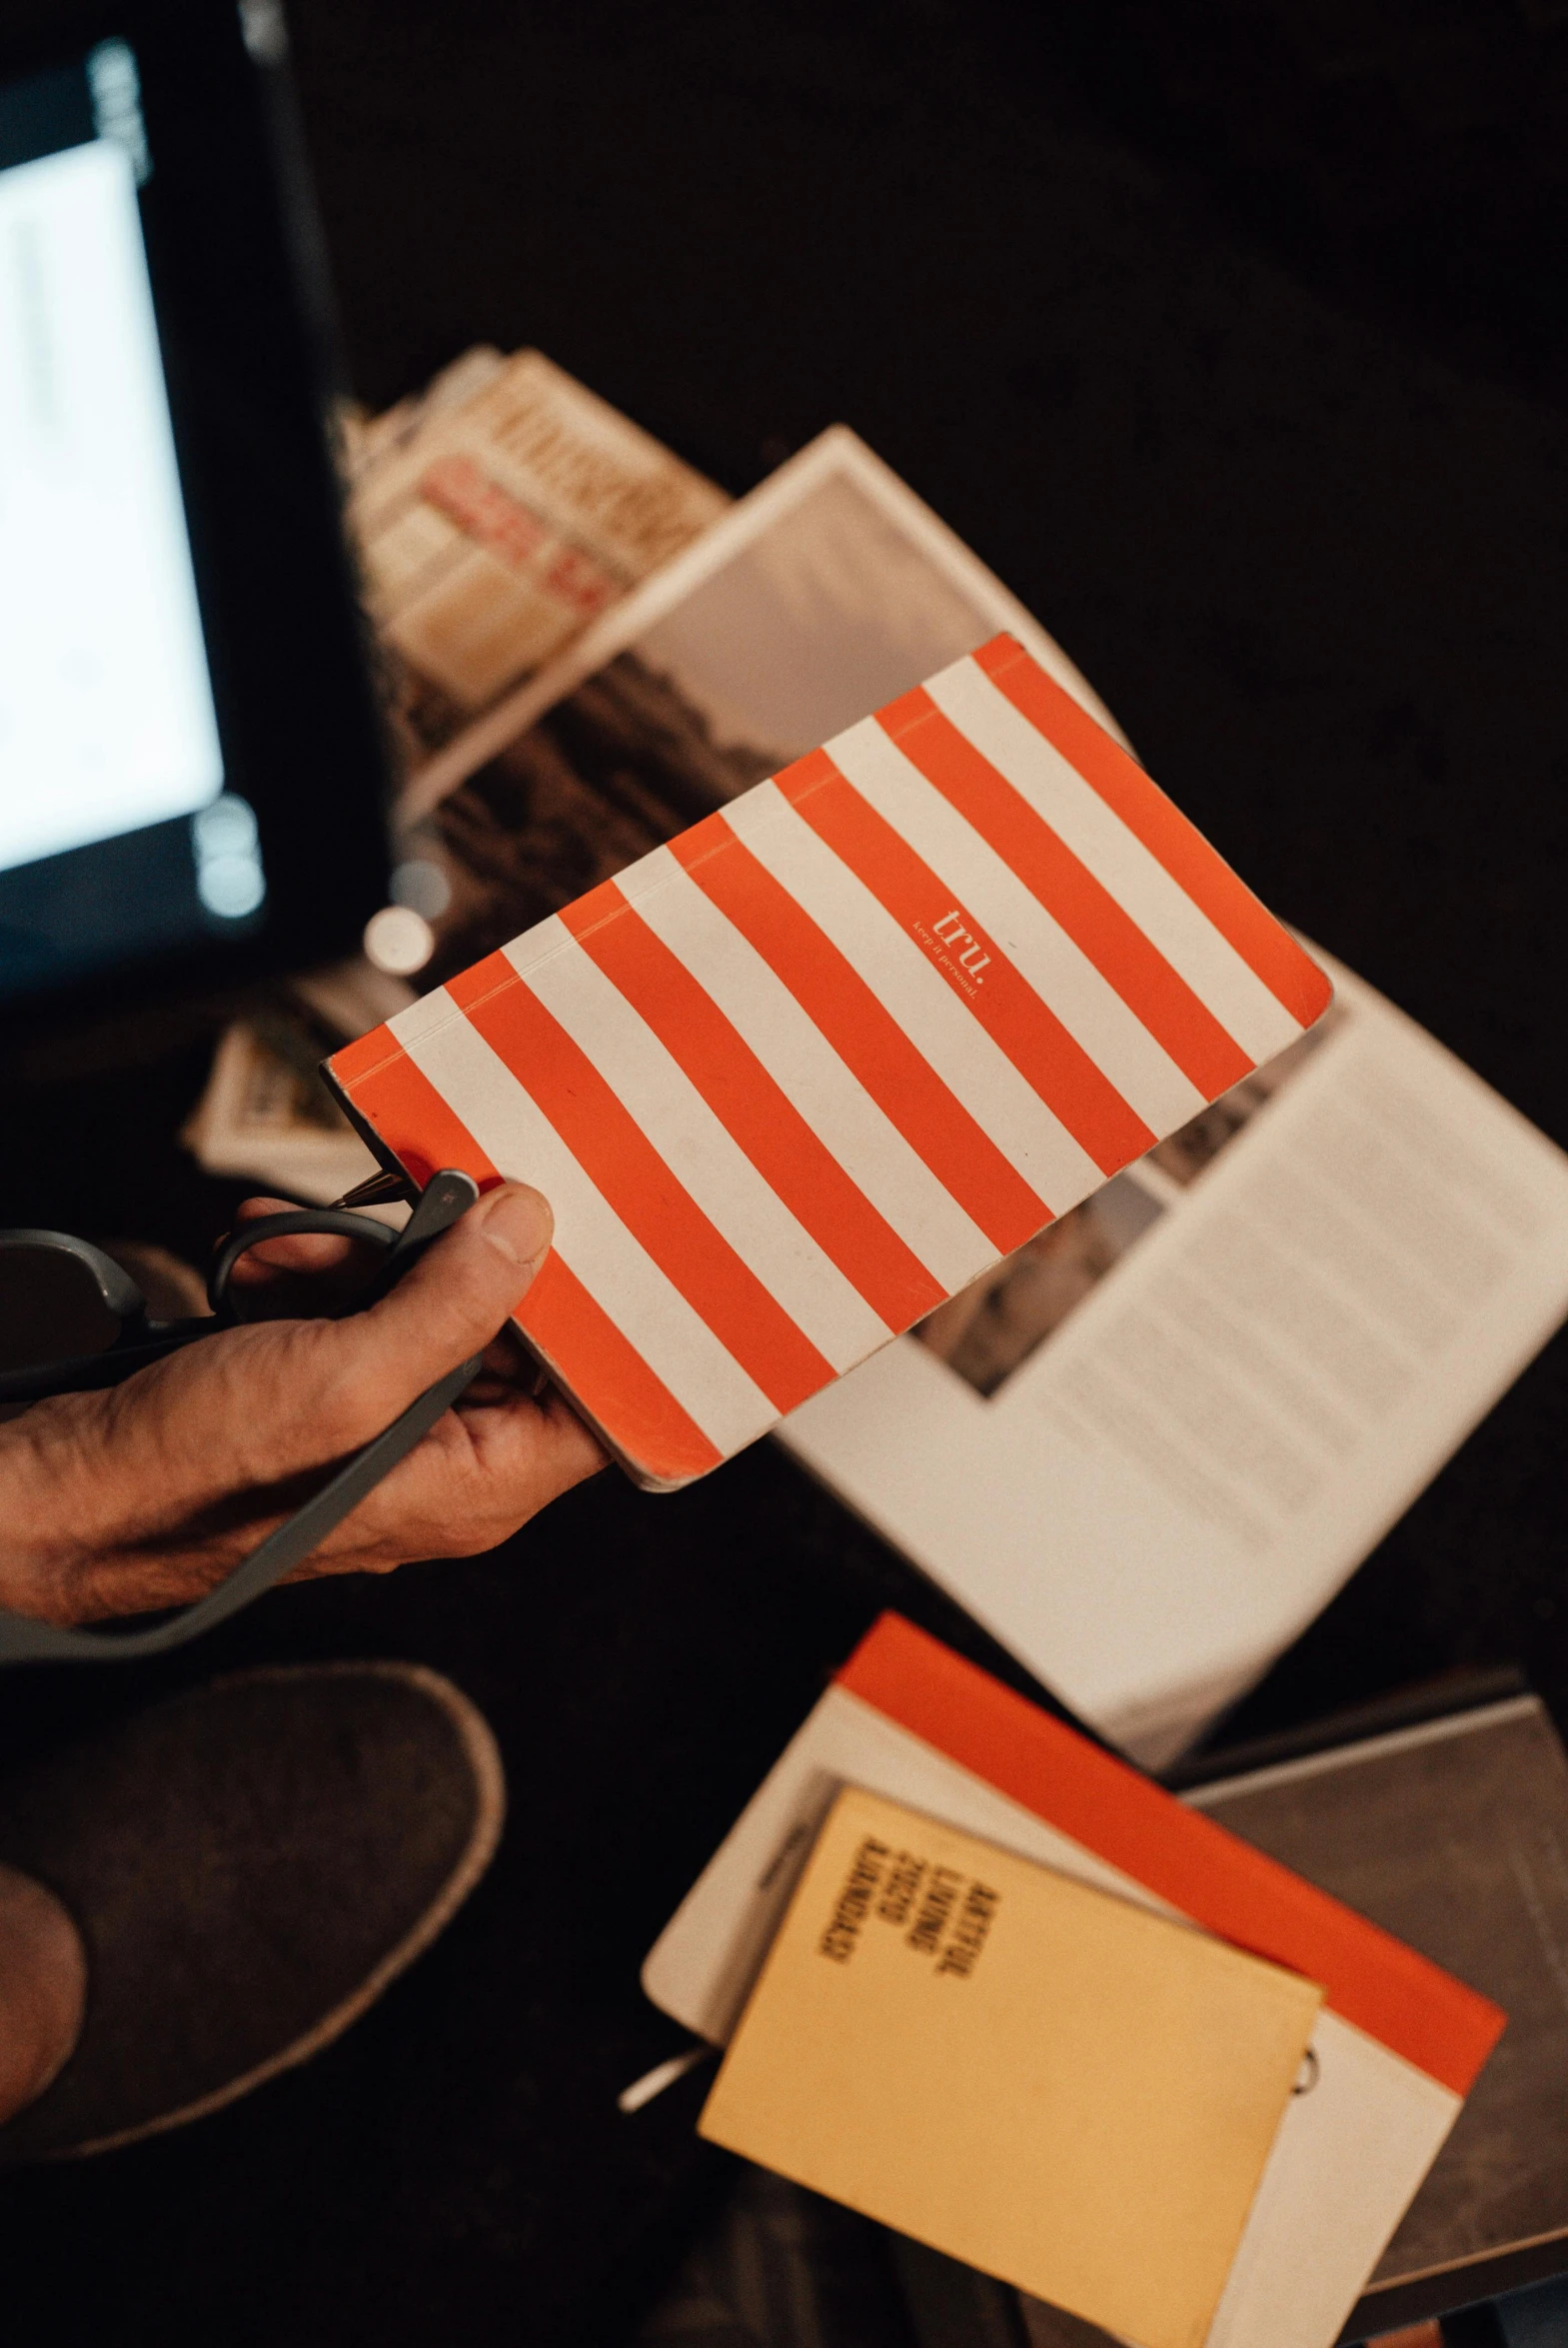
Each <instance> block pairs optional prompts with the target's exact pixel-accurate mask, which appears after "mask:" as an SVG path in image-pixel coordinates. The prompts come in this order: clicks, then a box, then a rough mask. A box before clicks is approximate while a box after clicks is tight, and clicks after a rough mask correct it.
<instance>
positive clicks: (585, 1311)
mask: <svg viewBox="0 0 1568 2348" xmlns="http://www.w3.org/2000/svg"><path fill="white" fill-rule="evenodd" d="M518 1319H519V1321H520V1323H521V1324H522V1326H523V1327H524V1328H525V1329H526V1330H527V1331H528V1334H529V1337H530V1339H531V1341H532V1342H533V1343H534V1345H536V1346H537V1347H538V1349H539V1352H540V1355H541V1357H542V1358H543V1360H544V1361H545V1363H546V1365H547V1366H548V1368H549V1369H550V1371H551V1373H552V1375H553V1376H554V1377H556V1378H557V1379H558V1380H559V1382H560V1383H561V1384H562V1385H563V1386H565V1387H566V1389H567V1391H568V1393H569V1394H570V1395H571V1396H572V1398H573V1400H574V1401H576V1402H580V1403H581V1404H582V1407H583V1409H584V1411H585V1412H586V1413H587V1415H588V1416H589V1417H590V1418H591V1419H594V1420H597V1422H598V1423H599V1425H600V1426H602V1427H603V1428H604V1430H605V1432H606V1433H607V1434H608V1435H609V1437H610V1439H611V1440H612V1442H614V1444H615V1445H616V1448H617V1449H618V1450H621V1451H624V1452H625V1453H626V1455H627V1457H628V1458H629V1459H630V1460H631V1461H632V1462H633V1464H634V1465H635V1466H636V1467H638V1468H640V1469H641V1470H642V1471H643V1473H644V1474H646V1475H649V1476H652V1477H654V1478H655V1479H656V1480H657V1481H658V1482H660V1483H689V1482H690V1481H691V1479H692V1477H693V1476H694V1475H706V1474H707V1472H708V1470H709V1469H710V1468H711V1467H717V1466H718V1465H719V1462H720V1457H721V1454H720V1452H719V1451H718V1450H717V1449H716V1448H715V1446H714V1445H713V1444H712V1443H711V1442H710V1441H709V1439H708V1437H707V1435H705V1434H704V1432H703V1430H702V1428H701V1427H700V1426H699V1425H698V1423H697V1421H696V1420H695V1419H694V1418H690V1417H689V1416H688V1415H687V1413H686V1411H685V1410H683V1409H682V1407H681V1405H680V1403H679V1402H678V1401H677V1400H676V1398H675V1396H674V1394H673V1393H672V1392H671V1391H670V1388H669V1387H668V1386H667V1385H666V1384H665V1383H664V1381H663V1380H662V1379H661V1378H658V1377H656V1376H655V1374H654V1372H653V1371H652V1370H651V1369H650V1368H649V1366H648V1363H647V1362H646V1361H645V1360H644V1359H643V1356H642V1354H641V1353H640V1352H639V1351H638V1350H637V1347H636V1346H635V1345H634V1344H633V1343H632V1341H631V1339H630V1338H629V1337H628V1336H627V1335H626V1334H625V1333H624V1331H623V1330H621V1329H620V1328H618V1327H617V1325H616V1323H615V1322H614V1321H613V1320H612V1319H611V1317H610V1315H609V1313H608V1312H606V1311H605V1309H604V1307H603V1306H602V1305H601V1304H599V1303H597V1302H596V1301H595V1299H594V1298H593V1297H592V1296H591V1295H590V1294H589V1292H588V1290H587V1288H585V1287H584V1285H583V1283H582V1281H581V1280H580V1279H579V1278H578V1276H577V1274H576V1272H574V1271H573V1270H572V1269H571V1268H570V1267H569V1266H568V1265H567V1264H565V1263H563V1262H562V1260H561V1257H560V1256H559V1255H549V1256H547V1257H546V1259H545V1261H544V1263H543V1264H542V1266H541V1267H540V1269H539V1271H538V1272H537V1273H536V1275H535V1278H534V1284H533V1286H532V1287H531V1288H530V1289H529V1292H528V1294H527V1295H526V1296H525V1297H524V1299H523V1306H522V1309H521V1311H520V1312H519V1314H518Z"/></svg>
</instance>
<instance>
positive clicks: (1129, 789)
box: [974, 636, 1333, 1028]
mask: <svg viewBox="0 0 1568 2348" xmlns="http://www.w3.org/2000/svg"><path fill="white" fill-rule="evenodd" d="M974 658H975V660H976V661H977V662H978V663H979V665H980V667H981V668H982V669H983V670H984V671H985V674H986V676H987V677H989V679H990V680H991V683H992V684H993V685H994V686H995V687H996V688H997V690H998V691H999V692H1001V693H1004V694H1005V695H1006V697H1007V699H1008V701H1010V702H1011V704H1012V706H1013V708H1014V709H1015V710H1017V711H1019V712H1020V713H1021V715H1022V716H1024V717H1025V718H1027V719H1028V721H1029V724H1030V725H1031V726H1032V727H1033V728H1034V729H1035V731H1036V732H1037V733H1039V734H1043V735H1044V737H1045V739H1046V741H1047V742H1050V743H1053V744H1054V745H1055V747H1056V749H1057V750H1059V751H1060V752H1061V755H1062V757H1063V758H1064V759H1065V760H1066V761H1067V763H1068V765H1069V766H1071V767H1073V768H1074V769H1075V770H1076V772H1077V773H1078V774H1079V775H1081V776H1082V778H1083V780H1084V782H1085V783H1087V784H1088V786H1089V788H1090V789H1091V790H1092V791H1096V792H1098V794H1099V796H1100V798H1101V799H1102V800H1104V802H1105V804H1106V806H1107V807H1109V808H1111V809H1113V810H1114V812H1115V813H1116V814H1117V815H1118V816H1119V817H1120V818H1121V820H1122V822H1123V823H1124V824H1125V825H1126V827H1127V829H1128V831H1129V832H1134V833H1136V835H1137V837H1138V839H1139V840H1141V841H1142V843H1143V845H1144V847H1145V848H1146V849H1147V850H1148V852H1149V854H1150V855H1151V856H1152V857H1155V858H1156V859H1157V860H1158V862H1159V863H1160V864H1162V865H1163V866H1164V868H1165V870H1166V872H1167V873H1168V874H1169V875H1170V877H1171V879H1172V880H1173V881H1174V882H1175V883H1176V885H1177V887H1178V888H1180V889H1183V890H1184V891H1185V892H1186V894H1187V896H1188V897H1190V898H1191V900H1192V902H1193V904H1194V905H1196V906H1197V907H1199V908H1200V910H1201V911H1202V912H1203V913H1205V914H1206V915H1207V916H1208V918H1209V920H1210V921H1211V922H1212V923H1213V925H1214V927H1215V929H1216V930H1217V931H1218V932H1219V934H1220V936H1221V937H1222V938H1226V939H1228V940H1229V942H1230V944H1231V945H1232V946H1233V947H1234V948H1235V950H1236V952H1237V954H1239V955H1240V957H1241V959H1242V961H1243V962H1244V963H1245V964H1246V965H1247V966H1248V968H1249V969H1250V970H1251V971H1252V972H1253V973H1254V975H1255V976H1256V977H1257V978H1259V979H1261V980H1262V982H1263V984H1264V986H1265V987H1266V988H1267V989H1268V991H1269V993H1270V994H1271V995H1272V996H1274V998H1275V999H1276V1000H1277V1001H1278V1002H1280V1003H1282V1004H1283V1005H1284V1007H1285V1009H1286V1011H1288V1012H1289V1014H1290V1016H1291V1018H1292V1019H1294V1020H1299V1021H1300V1023H1301V1025H1302V1027H1304V1028H1309V1027H1310V1026H1311V1025H1312V1022H1313V1021H1314V1020H1315V1019H1317V1018H1319V1017H1320V1016H1321V1014H1322V1013H1323V1012H1324V1011H1326V1009H1327V1008H1328V1001H1329V997H1330V996H1331V995H1332V993H1333V989H1332V988H1331V987H1330V985H1329V983H1328V980H1327V979H1326V978H1325V977H1324V975H1323V973H1322V972H1321V971H1320V970H1319V969H1318V967H1317V965H1316V963H1315V962H1313V961H1312V959H1311V957H1310V956H1309V955H1306V954H1303V953H1302V951H1301V949H1300V947H1299V946H1298V945H1297V944H1296V942H1295V940H1294V939H1293V938H1292V937H1290V936H1289V935H1288V933H1287V932H1286V931H1284V930H1283V929H1281V928H1280V925H1279V924H1278V922H1276V921H1275V919H1274V917H1273V915H1272V914H1271V913H1270V912H1269V911H1268V909H1267V907H1266V906H1262V905H1260V904H1259V903H1258V901H1257V899H1256V898H1255V897H1254V896H1253V894H1252V892H1251V890H1250V889H1249V888H1248V887H1247V886H1246V883H1245V882H1244V881H1241V880H1239V879H1238V878H1237V876H1236V875H1235V874H1234V873H1233V872H1232V871H1231V869H1230V867H1229V865H1227V864H1226V862H1225V860H1224V858H1223V857H1222V856H1221V855H1220V854H1219V852H1218V851H1217V850H1216V849H1213V848H1211V847H1210V846H1209V844H1208V842H1207V841H1206V840H1205V839H1204V838H1203V835H1202V833H1201V832H1199V831H1197V830H1196V829H1195V828H1194V827H1193V826H1192V825H1191V824H1189V823H1188V822H1187V819H1186V817H1185V816H1184V815H1182V814H1181V812H1180V810H1179V809H1178V808H1176V807H1173V806H1172V804H1171V802H1170V801H1169V800H1168V799H1167V798H1166V797H1165V794H1164V793H1163V791H1161V790H1160V788H1159V785H1158V784H1157V783H1155V782H1154V781H1153V780H1152V779H1151V778H1150V777H1149V776H1147V775H1145V773H1144V772H1143V769H1142V768H1141V767H1140V766H1139V765H1138V763H1137V761H1136V760H1135V759H1133V758H1129V757H1128V755H1127V753H1126V752H1125V751H1124V750H1123V749H1122V747H1121V745H1120V743H1118V742H1112V740H1111V738H1110V736H1109V735H1108V734H1107V733H1106V732H1105V730H1104V728H1103V727H1102V726H1097V725H1096V724H1095V722H1094V720H1093V719H1092V718H1091V717H1090V716H1089V714H1088V712H1087V711H1086V710H1081V709H1080V708H1079V707H1078V705H1077V703H1076V702H1075V701H1074V700H1073V698H1072V696H1071V694H1070V693H1064V692H1063V691H1062V689H1061V687H1060V686H1059V685H1058V684H1057V683H1056V681H1055V679H1054V678H1052V677H1047V676H1046V674H1045V672H1044V670H1043V669H1042V668H1041V667H1040V666H1039V664H1038V662H1037V661H1033V660H1031V659H1030V658H1029V656H1028V654H1027V653H1026V652H1025V651H1024V649H1023V647H1022V645H1021V644H1019V643H1018V642H1017V640H1016V638H1014V637H1011V636H997V637H993V638H992V640H991V642H990V643H989V644H985V645H981V647H980V649H979V651H978V652H977V653H976V654H975V655H974Z"/></svg>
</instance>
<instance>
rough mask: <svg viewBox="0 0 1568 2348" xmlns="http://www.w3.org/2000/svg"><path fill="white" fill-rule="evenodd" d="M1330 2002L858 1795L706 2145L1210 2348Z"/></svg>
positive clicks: (771, 1980)
mask: <svg viewBox="0 0 1568 2348" xmlns="http://www.w3.org/2000/svg"><path fill="white" fill-rule="evenodd" d="M1321 2003H1322V1991H1321V1989H1320V1988H1318V1987H1317V1986H1315V1985H1314V1984H1313V1983H1311V1982H1309V1981H1306V1980H1304V1979H1303V1978H1302V1977H1301V1976H1300V1975H1299V1974H1296V1973H1292V1972H1288V1971H1286V1970H1284V1969H1282V1968H1280V1967H1278V1966H1275V1965H1271V1964H1268V1963H1266V1962H1260V1961H1259V1960H1258V1959H1257V1958H1255V1957H1252V1956H1249V1955H1247V1954H1245V1953H1243V1952H1242V1951H1241V1950H1239V1949H1235V1948H1231V1947H1229V1946H1227V1945H1226V1943H1225V1942H1224V1941H1222V1940H1214V1939H1210V1938H1209V1937H1208V1936H1207V1935H1206V1934H1204V1933H1201V1932H1192V1931H1188V1930H1187V1929H1185V1927H1183V1926H1182V1925H1180V1924H1177V1923H1173V1922H1171V1921H1169V1920H1168V1919H1167V1918H1165V1917H1163V1916H1158V1915H1151V1914H1150V1913H1149V1912H1148V1910H1147V1909H1146V1908H1143V1907H1138V1906H1135V1905H1133V1904H1132V1903H1131V1902H1130V1901H1127V1900H1123V1899H1117V1898H1115V1897H1114V1896H1113V1895H1112V1894H1110V1893H1107V1892H1104V1891H1100V1890H1097V1889H1095V1888H1093V1887H1091V1886H1090V1885H1088V1884H1084V1883H1081V1882H1076V1881H1074V1880H1073V1878H1072V1877H1071V1876H1069V1875H1065V1874H1060V1873H1057V1872H1056V1871H1055V1870H1054V1869H1052V1868H1050V1867H1041V1866H1036V1865H1034V1864H1033V1863H1032V1862H1031V1861H1029V1860H1027V1859H1021V1858H1018V1857H1016V1856H1014V1855H1013V1854H1012V1853H1011V1852H1009V1851H1006V1850H1002V1849H998V1848H997V1847H996V1845H995V1844H993V1843H990V1842H986V1841H982V1840H981V1839H979V1838H978V1837H977V1836H974V1835H970V1834H964V1833H961V1832H959V1831H958V1830H956V1829H955V1828H953V1827H950V1826H946V1825H942V1824H939V1823H937V1822H936V1821H934V1820H932V1819H930V1818H927V1817H924V1816H922V1815H921V1814H920V1813H919V1812H917V1811H915V1810H911V1809H908V1808H906V1807H905V1806H904V1805H903V1804H902V1803H900V1802H894V1801H889V1800H888V1799H887V1798H886V1797H885V1796H883V1795H880V1794H872V1793H866V1792H863V1791H861V1790H859V1789H857V1788H846V1789H845V1790H844V1791H842V1792H840V1793H839V1795H838V1796H837V1799H836V1801H835V1803H834V1806H833V1808H832V1810H831V1811H830V1813H829V1815H828V1817H827V1819H826V1820H825V1822H824V1824H823V1826H822V1830H821V1833H820V1835H819V1836H818V1838H817V1842H816V1845H815V1847H814V1849H813V1850H812V1853H811V1856H810V1858H809V1860H808V1861H807V1864H806V1867H805V1871H804V1873H803V1875H802V1876H801V1878H800V1882H799V1884H798V1885H797V1887H796V1889H795V1893H794V1896H793V1899H792V1900H791V1902H790V1905H789V1910H788V1913H787V1914H786V1916H785V1917H784V1923H783V1924H782V1926H781V1927H780V1930H779V1934H778V1937H777V1938H776V1939H775V1941H774V1944H773V1947H772V1948H771V1949H770V1951H769V1954H768V1959H767V1962H766V1964H765V1966H764V1968H763V1972H762V1975H761V1978H760V1979H759V1981H758V1984H757V1987H756V1990H755V1991H754V1993H753V1996H752V1999H751V2001H750V2003H749V2004H748V2006H747V2009H746V2012H745V2014H744V2016H743V2017H742V2020H741V2023H740V2026H739V2028H738V2029H737V2031H736V2034H735V2036H734V2038H733V2039H732V2041H731V2044H730V2051H729V2054H728V2056H727V2057H726V2060H725V2064H724V2068H723V2069H722V2070H721V2072H720V2074H719V2077H718V2079H717V2081H716V2082H715V2085H714V2089H713V2093H712V2094H711V2095H710V2097H709V2099H708V2102H707V2104H706V2106H705V2107H704V2111H703V2116H702V2119H701V2121H700V2122H699V2128H700V2131H701V2133H702V2134H703V2135H704V2136H707V2137H709V2138H710V2139H711V2140H712V2141H714V2142H716V2143H719V2144H723V2145H725V2146H727V2147H728V2148H729V2150H730V2151H732V2152H738V2153H740V2154H742V2156H743V2157H744V2158H746V2159H748V2160H754V2161H759V2162H761V2163H762V2164H763V2165H764V2166H765V2167H768V2168H774V2169H778V2170H780V2171H781V2172H782V2174H784V2176H786V2177H790V2178H792V2179H793V2180H794V2181H795V2182H796V2183H797V2184H801V2185H805V2186H807V2187H809V2188H810V2189H811V2190H812V2191H813V2192H817V2193H825V2194H828V2195H830V2196H831V2197H832V2198H833V2199H834V2200H838V2201H842V2202H845V2203H847V2205H848V2206H849V2207H850V2208H851V2209H857V2210H860V2211H862V2212H863V2213H864V2214H865V2215H866V2216H868V2217H874V2218H877V2219H879V2220H880V2221H881V2223H882V2224H883V2225H889V2226H893V2227H896V2228H897V2230H898V2231H899V2232H900V2233H903V2234H908V2235H912V2236H913V2238H914V2239H915V2240H916V2241H918V2242H925V2243H928V2244H930V2245H931V2247H933V2248H935V2249H938V2250H943V2251H946V2252H947V2253H948V2254H949V2255H950V2256H952V2257H957V2258H962V2259H966V2260H968V2261H969V2262H970V2263H971V2264H972V2265H974V2266H977V2267H979V2268H980V2269H981V2270H982V2271H983V2272H984V2273H987V2274H992V2275H996V2276H998V2277H1000V2278H1001V2279H1002V2280H1003V2281H1006V2282H1011V2283H1015V2284H1017V2285H1018V2286H1019V2287H1020V2288H1021V2289H1024V2290H1027V2291H1030V2292H1033V2293H1034V2294H1035V2295H1036V2296H1038V2297H1040V2298H1044V2299H1049V2300H1051V2301H1053V2302H1054V2303H1056V2304H1057V2305H1059V2306H1061V2307H1065V2308H1070V2309H1071V2310H1072V2311H1073V2313H1074V2314H1077V2315H1080V2316H1083V2317H1084V2318H1086V2319H1087V2320H1088V2321H1090V2322H1094V2323H1100V2324H1105V2325H1108V2326H1109V2327H1110V2328H1111V2329H1112V2330H1113V2331H1114V2332H1115V2333H1116V2334H1118V2335H1119V2336H1121V2337H1123V2338H1125V2339H1127V2340H1129V2341H1133V2342H1136V2343H1138V2344H1139V2348H1202V2342H1203V2340H1204V2337H1205V2335H1206V2333H1207V2331H1208V2328H1209V2324H1210V2321H1211V2319H1212V2316H1213V2312H1214V2308H1215V2306H1216V2304H1217V2303H1218V2300H1219V2296H1220V2293H1221V2292H1222V2291H1223V2289H1224V2287H1225V2278H1226V2276H1227V2274H1228V2272H1229V2269H1230V2263H1231V2260H1232V2258H1233V2257H1234V2255H1235V2251H1236V2245H1237V2243H1238V2242H1239V2240H1240V2238H1241V2233H1242V2229H1243V2227H1244V2226H1245V2224H1246V2220H1247V2212H1248V2209H1249V2207H1250V2206H1251V2202H1252V2198H1253V2195H1254V2194H1255V2193H1256V2191H1257V2186H1258V2180H1259V2178H1260V2177H1261V2175H1262V2173H1263V2168H1264V2164H1265V2162H1266V2161H1267V2159H1268V2156H1269V2151H1270V2148H1271V2146H1272V2144H1273V2141H1274V2136H1275V2133H1276V2131H1277V2129H1278V2127H1279V2124H1280V2119H1281V2116H1282V2114H1283V2112H1284V2110H1285V2108H1286V2106H1287V2104H1288V2103H1289V2101H1290V2097H1291V2093H1292V2090H1293V2087H1294V2085H1295V2083H1296V2081H1297V2079H1298V2077H1299V2074H1300V2071H1301V2065H1302V2059H1303V2056H1304V2055H1305V2052H1306V2048H1307V2043H1308V2041H1309V2039H1310V2038H1311V2035H1312V2030H1313V2026H1314V2024H1315V2022H1316V2020H1317V2015H1318V2010H1319V2007H1320V2006H1321Z"/></svg>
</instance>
